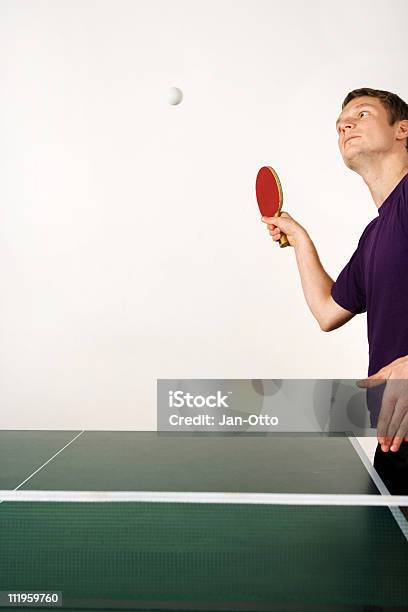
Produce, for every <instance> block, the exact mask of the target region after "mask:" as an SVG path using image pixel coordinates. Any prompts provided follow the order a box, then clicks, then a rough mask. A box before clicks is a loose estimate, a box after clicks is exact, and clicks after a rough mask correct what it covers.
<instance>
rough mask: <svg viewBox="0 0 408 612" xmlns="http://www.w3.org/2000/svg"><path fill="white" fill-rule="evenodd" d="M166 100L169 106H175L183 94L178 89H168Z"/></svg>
mask: <svg viewBox="0 0 408 612" xmlns="http://www.w3.org/2000/svg"><path fill="white" fill-rule="evenodd" d="M167 99H168V101H169V104H171V105H172V106H176V105H177V104H180V102H181V101H182V100H183V92H182V91H181V89H179V88H178V87H170V89H169V93H168V97H167Z"/></svg>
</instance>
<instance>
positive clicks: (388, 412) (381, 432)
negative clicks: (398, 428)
mask: <svg viewBox="0 0 408 612" xmlns="http://www.w3.org/2000/svg"><path fill="white" fill-rule="evenodd" d="M390 389H391V388H390V387H388V386H387V385H386V386H385V391H384V393H383V398H382V403H381V410H380V415H379V417H378V423H377V437H378V441H379V442H380V444H381V445H383V446H384V448H382V450H384V451H385V452H386V451H388V449H389V444H388V440H387V432H388V426H389V424H390V422H391V419H392V416H393V413H394V408H395V404H396V401H397V399H396V398H395V396H394V394H393V393H392V392H391V390H390Z"/></svg>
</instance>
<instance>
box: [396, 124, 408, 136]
mask: <svg viewBox="0 0 408 612" xmlns="http://www.w3.org/2000/svg"><path fill="white" fill-rule="evenodd" d="M398 123H399V126H398V131H397V140H403V139H404V138H408V119H402V121H399V122H398Z"/></svg>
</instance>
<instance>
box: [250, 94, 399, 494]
mask: <svg viewBox="0 0 408 612" xmlns="http://www.w3.org/2000/svg"><path fill="white" fill-rule="evenodd" d="M336 129H337V133H338V146H339V149H340V153H341V155H342V157H343V160H344V163H345V164H346V166H347V167H348V168H350V169H351V170H353V171H354V172H357V174H359V175H360V176H361V177H362V178H363V180H364V181H365V183H366V184H367V186H368V188H369V190H370V193H371V196H372V198H373V200H374V203H375V205H376V206H377V209H378V215H377V217H376V218H375V219H373V220H372V221H371V223H369V224H368V225H367V227H366V228H365V230H364V231H363V233H362V235H361V237H360V240H359V242H358V246H357V249H356V250H355V252H354V253H353V255H352V257H351V259H350V261H349V262H348V263H347V265H346V266H345V268H344V269H343V270H342V272H341V273H340V275H339V277H338V278H337V280H336V282H333V280H332V279H331V278H330V276H329V275H328V274H327V272H326V271H325V270H324V268H323V266H322V264H321V263H320V260H319V256H318V254H317V251H316V249H315V247H314V244H313V242H312V240H311V238H310V237H309V235H308V233H307V231H306V230H305V229H304V228H303V227H302V226H301V225H300V224H299V223H297V222H296V221H295V220H294V219H293V218H292V217H291V216H290V215H288V214H287V213H283V214H282V216H281V217H273V218H272V217H269V218H266V217H263V218H262V220H263V221H264V223H266V224H267V227H268V230H269V233H270V235H271V236H272V238H273V240H274V241H277V240H279V238H280V236H281V231H282V232H283V233H285V234H286V235H287V237H288V240H289V243H290V245H291V246H293V247H294V249H295V255H296V261H297V265H298V269H299V273H300V278H301V282H302V288H303V293H304V296H305V298H306V302H307V304H308V306H309V308H310V310H311V312H312V314H313V315H314V317H315V318H316V320H317V321H318V323H319V325H320V328H321V329H322V330H323V331H331V330H334V329H337V328H338V327H340V326H341V325H344V324H345V323H347V322H348V321H350V319H351V318H352V317H354V315H356V314H359V313H362V312H365V311H367V327H368V342H369V368H368V375H369V376H368V378H367V379H365V380H364V381H360V382H359V386H361V387H366V388H368V389H370V388H371V387H374V386H377V385H379V384H382V385H383V384H384V381H387V384H386V389H385V391H384V396H383V400H382V407H381V414H380V418H379V421H378V429H377V436H378V441H379V444H378V446H377V450H376V454H375V459H374V466H375V467H376V469H377V471H378V472H379V473H380V475H381V476H382V477H383V480H384V482H385V483H386V484H387V486H388V489H389V490H390V492H391V493H394V494H401V495H403V494H404V495H407V494H408V382H406V383H405V386H404V385H402V386H401V383H402V382H403V381H404V379H408V105H407V104H406V103H405V102H404V101H403V100H401V98H399V97H398V96H397V95H396V94H393V93H390V92H387V91H382V90H376V89H369V88H363V89H356V90H354V91H351V92H350V93H349V94H348V95H347V96H346V98H345V100H344V102H343V104H342V112H341V114H340V116H339V118H338V119H337V122H336ZM347 214H350V213H347Z"/></svg>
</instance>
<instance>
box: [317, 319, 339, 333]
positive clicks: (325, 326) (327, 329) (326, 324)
mask: <svg viewBox="0 0 408 612" xmlns="http://www.w3.org/2000/svg"><path fill="white" fill-rule="evenodd" d="M319 326H320V329H321V330H322V331H324V332H330V331H332V330H333V329H336V328H335V326H333V325H331V324H330V323H329V322H328V321H319Z"/></svg>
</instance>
